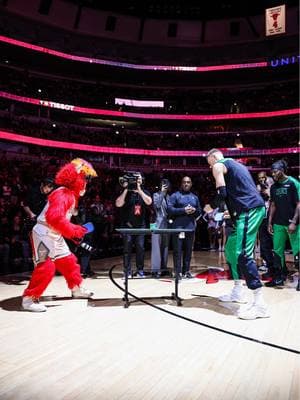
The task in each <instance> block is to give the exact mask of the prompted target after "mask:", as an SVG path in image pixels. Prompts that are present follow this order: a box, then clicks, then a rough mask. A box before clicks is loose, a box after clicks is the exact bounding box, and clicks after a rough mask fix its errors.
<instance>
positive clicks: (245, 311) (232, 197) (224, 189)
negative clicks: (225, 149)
mask: <svg viewBox="0 0 300 400" xmlns="http://www.w3.org/2000/svg"><path fill="white" fill-rule="evenodd" d="M207 162H208V164H209V165H210V166H211V167H212V173H213V176H214V178H215V181H216V188H217V192H218V198H219V199H220V200H225V203H226V205H227V208H228V211H229V213H230V215H231V218H232V221H233V224H234V228H233V231H232V233H231V235H230V236H229V237H228V239H227V243H226V245H225V258H226V261H227V263H228V265H229V267H230V269H231V273H232V277H233V279H234V287H233V289H232V291H231V292H230V293H229V294H226V295H224V296H221V297H219V300H220V301H224V302H225V301H228V302H237V303H245V302H246V300H245V296H244V292H243V286H242V284H243V281H242V277H244V278H245V280H246V284H247V286H248V288H249V289H251V290H252V293H253V302H251V304H249V306H248V307H247V306H246V307H244V308H241V309H240V311H239V313H238V317H239V318H241V319H256V318H267V317H269V316H270V314H269V311H268V308H267V305H266V304H265V302H264V299H263V294H262V283H261V281H260V278H259V274H258V270H257V265H256V263H255V261H254V259H253V249H254V245H255V241H256V237H257V233H258V230H259V227H260V225H261V223H262V220H263V218H264V217H265V214H266V209H265V204H264V201H263V199H262V197H261V195H260V194H259V192H258V191H257V188H256V185H255V183H254V181H253V179H252V177H251V175H250V173H249V171H248V170H247V168H246V167H245V166H244V165H242V164H241V163H239V162H237V161H235V160H233V159H231V158H224V156H223V154H222V152H221V151H220V150H218V149H212V150H210V151H209V152H208V154H207Z"/></svg>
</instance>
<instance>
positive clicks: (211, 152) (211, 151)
mask: <svg viewBox="0 0 300 400" xmlns="http://www.w3.org/2000/svg"><path fill="white" fill-rule="evenodd" d="M215 153H221V154H223V153H222V152H221V150H219V149H211V150H209V152H208V153H207V155H206V157H209V156H212V155H213V154H215Z"/></svg>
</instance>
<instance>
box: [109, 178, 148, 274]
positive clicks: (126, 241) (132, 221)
mask: <svg viewBox="0 0 300 400" xmlns="http://www.w3.org/2000/svg"><path fill="white" fill-rule="evenodd" d="M132 175H133V176H131V177H130V176H129V180H128V179H127V178H128V176H125V177H124V178H123V179H122V180H120V183H121V185H122V187H123V192H122V193H121V194H120V196H119V197H118V198H117V199H116V202H115V205H116V207H118V208H120V217H121V227H122V228H146V206H150V205H151V204H152V199H151V195H150V193H149V192H148V191H147V190H145V189H144V187H143V177H142V174H141V173H140V172H138V173H134V174H132ZM132 178H133V179H135V184H134V185H133V186H132ZM133 241H134V242H135V251H136V267H137V276H138V277H140V278H144V276H145V275H144V252H145V250H144V242H145V236H144V235H131V234H124V235H123V245H124V250H123V263H124V273H125V274H127V275H128V276H132V269H131V253H132V243H133Z"/></svg>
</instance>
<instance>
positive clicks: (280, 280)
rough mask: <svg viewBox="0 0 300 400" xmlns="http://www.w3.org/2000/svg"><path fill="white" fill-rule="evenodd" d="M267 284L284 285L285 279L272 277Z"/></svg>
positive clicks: (269, 285)
mask: <svg viewBox="0 0 300 400" xmlns="http://www.w3.org/2000/svg"><path fill="white" fill-rule="evenodd" d="M265 286H267V287H275V286H284V280H283V279H272V280H271V281H270V282H266V283H265Z"/></svg>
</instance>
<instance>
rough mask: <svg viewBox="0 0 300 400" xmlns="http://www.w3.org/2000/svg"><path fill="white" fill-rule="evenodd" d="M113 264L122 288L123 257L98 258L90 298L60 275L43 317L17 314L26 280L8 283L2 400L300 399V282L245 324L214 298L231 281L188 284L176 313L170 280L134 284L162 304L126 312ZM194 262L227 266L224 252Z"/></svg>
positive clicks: (0, 321)
mask: <svg viewBox="0 0 300 400" xmlns="http://www.w3.org/2000/svg"><path fill="white" fill-rule="evenodd" d="M171 264H172V263H171V259H170V265H171ZM113 265H116V268H115V269H114V272H113V276H114V279H115V280H116V283H118V284H119V285H120V286H121V287H123V286H124V281H123V280H122V260H121V257H115V258H111V259H106V260H97V261H96V262H94V270H96V271H97V273H98V275H97V276H96V278H93V279H92V278H87V279H86V280H85V282H84V284H85V286H86V287H88V288H89V289H91V290H93V291H94V296H93V299H91V300H89V301H87V300H72V299H71V297H70V291H69V290H68V289H67V287H66V284H65V282H64V279H63V278H62V277H61V276H56V277H55V278H54V280H53V281H52V282H51V284H50V285H49V287H48V289H47V291H46V292H45V295H44V297H43V302H44V304H45V305H47V307H48V310H47V312H46V313H36V314H34V313H29V312H24V311H20V303H21V298H20V296H21V294H22V292H23V290H24V288H25V286H26V285H27V283H28V276H26V274H23V275H11V276H6V277H3V276H2V277H1V279H0V280H1V282H0V288H1V291H0V326H1V329H0V335H1V348H0V399H5V400H19V399H20V400H25V399H28V400H36V399H41V400H56V399H65V400H83V399H84V400H90V399H91V400H92V399H95V400H113V399H115V400H125V399H126V400H127V399H128V400H150V399H151V400H163V399H166V400H167V399H168V400H193V399H195V400H196V399H199V400H200V399H201V400H217V399H222V400H245V399H251V400H262V399H264V400H274V399H276V400H298V399H300V379H299V378H300V292H297V291H296V290H295V286H296V282H295V281H294V282H289V283H287V284H286V286H285V287H284V288H282V289H274V288H265V289H264V295H265V298H266V301H267V303H268V304H269V306H270V310H271V313H272V316H271V318H268V319H260V320H254V321H243V320H239V319H238V318H237V317H236V315H235V314H236V312H237V310H238V307H239V306H238V305H236V304H233V303H226V304H225V303H220V302H219V301H218V299H217V297H218V296H219V295H221V294H223V293H224V292H226V291H228V290H230V288H231V286H232V281H228V280H219V282H218V283H214V284H206V280H205V279H193V280H184V281H182V282H181V283H180V284H179V295H180V297H182V299H183V304H182V306H181V307H178V306H177V305H176V303H175V302H174V301H172V300H171V299H170V298H168V297H169V296H170V295H171V293H172V292H173V291H174V282H173V280H172V279H170V278H168V277H166V278H162V279H160V280H155V279H130V280H129V292H131V293H132V294H134V295H135V296H137V297H141V298H143V299H146V301H147V302H149V303H151V304H152V305H155V306H157V307H158V308H153V307H151V306H150V305H148V304H144V303H142V302H133V303H132V304H130V306H129V308H127V309H126V308H124V307H123V301H122V297H123V293H122V292H121V291H120V290H119V289H118V288H117V287H116V286H115V285H114V284H113V283H112V281H111V280H110V279H109V276H108V270H109V269H110V268H111V267H112V266H113ZM147 265H148V266H149V257H148V258H147V260H146V269H147ZM192 266H193V272H199V271H204V270H205V269H207V268H208V267H210V266H224V259H223V254H222V253H220V255H219V253H209V252H194V255H193V259H192ZM148 268H149V267H148ZM27 275H28V274H27ZM166 311H167V312H166ZM181 317H182V318H181ZM197 322H198V323H197ZM199 323H200V324H199ZM211 327H215V328H217V329H219V330H214V329H212V328H211ZM232 333H234V334H237V336H235V335H233V334H232ZM238 335H240V336H238ZM241 336H245V337H248V339H247V338H243V337H241ZM273 345H274V346H275V347H274V346H273Z"/></svg>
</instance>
